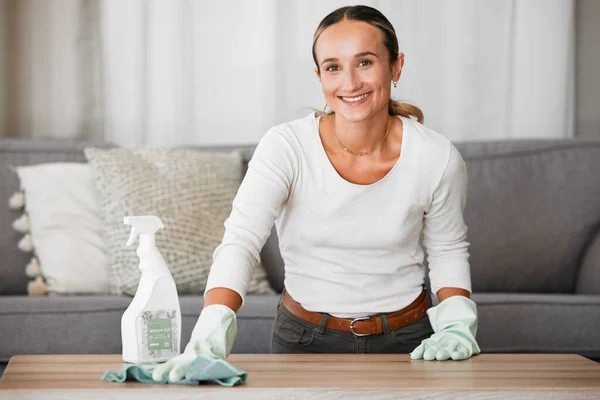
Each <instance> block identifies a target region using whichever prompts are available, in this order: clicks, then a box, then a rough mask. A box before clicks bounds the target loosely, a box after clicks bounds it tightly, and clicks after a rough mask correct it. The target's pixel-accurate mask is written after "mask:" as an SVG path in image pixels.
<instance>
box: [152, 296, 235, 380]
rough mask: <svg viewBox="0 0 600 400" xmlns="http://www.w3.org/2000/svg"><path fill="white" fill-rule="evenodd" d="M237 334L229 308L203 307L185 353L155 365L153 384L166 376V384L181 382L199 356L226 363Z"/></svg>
mask: <svg viewBox="0 0 600 400" xmlns="http://www.w3.org/2000/svg"><path fill="white" fill-rule="evenodd" d="M236 335H237V322H236V315H235V312H234V311H233V310H232V309H231V308H229V307H227V306H224V305H222V304H213V305H210V306H207V307H205V308H204V309H203V310H202V312H201V313H200V317H199V318H198V322H196V326H194V330H193V331H192V337H191V338H190V341H189V343H188V344H187V346H186V347H185V351H184V352H183V353H181V354H180V355H178V356H176V357H173V358H171V359H170V360H168V361H166V362H165V363H163V364H161V365H159V366H157V367H156V369H154V371H153V372H152V379H153V380H154V381H155V382H161V381H164V377H165V375H166V374H167V373H168V374H169V375H168V381H169V382H177V381H180V380H182V379H184V378H185V374H186V372H187V371H188V369H189V367H190V365H191V364H192V362H193V361H194V360H195V359H196V358H197V357H198V356H204V357H207V358H212V359H222V360H226V359H227V357H229V353H230V352H231V347H232V346H233V341H234V340H235V336H236Z"/></svg>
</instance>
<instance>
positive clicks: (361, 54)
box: [321, 51, 378, 65]
mask: <svg viewBox="0 0 600 400" xmlns="http://www.w3.org/2000/svg"><path fill="white" fill-rule="evenodd" d="M364 56H374V57H375V58H378V57H377V54H375V53H373V52H372V51H363V52H362V53H358V54H355V55H354V58H360V57H364ZM337 60H338V59H337V58H335V57H330V58H326V59H324V60H323V61H322V62H321V65H323V64H325V63H326V62H334V61H337Z"/></svg>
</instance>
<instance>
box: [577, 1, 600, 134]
mask: <svg viewBox="0 0 600 400" xmlns="http://www.w3.org/2000/svg"><path fill="white" fill-rule="evenodd" d="M576 4H577V5H576V6H577V28H576V29H577V49H576V54H577V60H576V75H575V76H576V105H575V109H576V110H577V111H576V112H577V115H576V127H575V132H577V136H579V137H582V138H597V139H600V1H599V0H577V3H576Z"/></svg>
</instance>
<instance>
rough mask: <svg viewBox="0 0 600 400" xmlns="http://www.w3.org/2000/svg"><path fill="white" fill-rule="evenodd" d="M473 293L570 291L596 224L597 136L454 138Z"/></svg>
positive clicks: (599, 196)
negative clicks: (464, 179) (462, 169)
mask: <svg viewBox="0 0 600 400" xmlns="http://www.w3.org/2000/svg"><path fill="white" fill-rule="evenodd" d="M457 148H458V149H459V151H460V152H461V154H462V156H463V158H464V159H465V162H466V164H467V170H468V176H469V183H468V195H467V205H466V208H465V221H466V223H467V226H468V228H469V231H468V234H467V240H468V241H469V242H470V243H471V246H470V248H469V251H470V254H471V257H470V263H471V275H472V284H473V291H474V292H522V293H527V292H529V293H573V292H574V289H575V284H576V281H577V274H578V267H579V265H580V262H581V259H582V258H583V255H584V252H585V251H586V246H587V244H588V243H589V242H590V240H591V238H592V237H593V235H594V234H595V231H596V229H597V227H598V226H600V179H598V171H600V142H599V141H595V142H591V141H587V142H585V141H578V140H565V141H504V142H493V143H459V144H457Z"/></svg>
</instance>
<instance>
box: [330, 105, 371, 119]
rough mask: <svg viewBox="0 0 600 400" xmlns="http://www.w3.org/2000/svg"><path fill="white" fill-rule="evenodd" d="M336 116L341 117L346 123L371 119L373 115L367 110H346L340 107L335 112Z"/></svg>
mask: <svg viewBox="0 0 600 400" xmlns="http://www.w3.org/2000/svg"><path fill="white" fill-rule="evenodd" d="M336 115H338V116H340V117H343V118H344V119H345V120H346V121H348V122H361V121H364V120H366V119H369V118H371V117H372V116H373V115H374V113H373V112H372V110H368V109H366V108H365V109H362V110H360V109H351V110H348V109H347V108H346V107H342V108H340V109H339V110H337V111H336Z"/></svg>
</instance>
